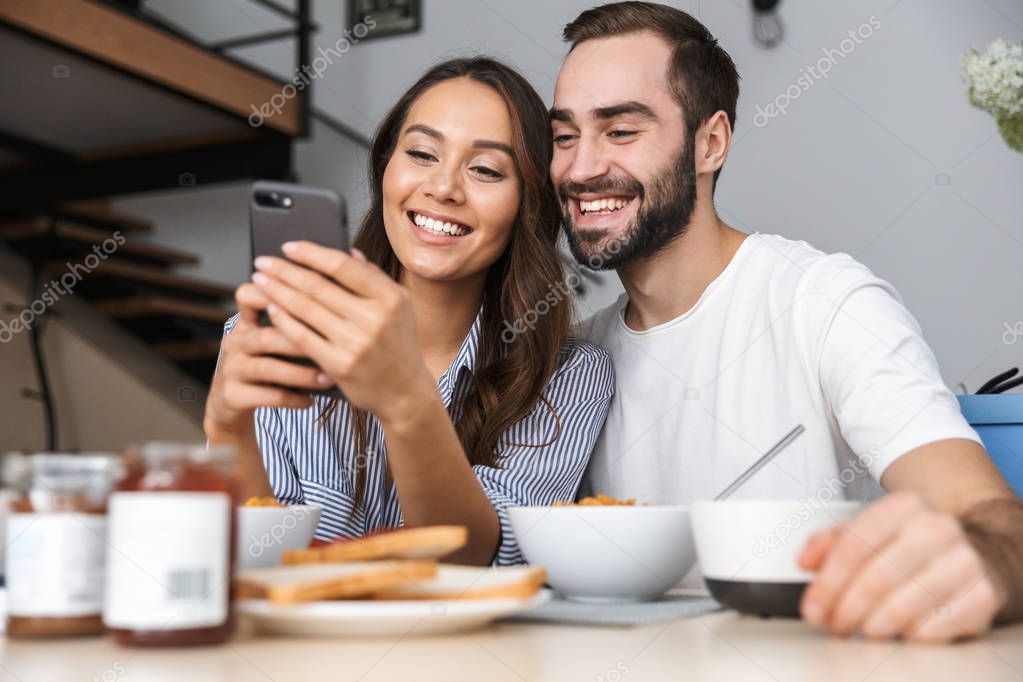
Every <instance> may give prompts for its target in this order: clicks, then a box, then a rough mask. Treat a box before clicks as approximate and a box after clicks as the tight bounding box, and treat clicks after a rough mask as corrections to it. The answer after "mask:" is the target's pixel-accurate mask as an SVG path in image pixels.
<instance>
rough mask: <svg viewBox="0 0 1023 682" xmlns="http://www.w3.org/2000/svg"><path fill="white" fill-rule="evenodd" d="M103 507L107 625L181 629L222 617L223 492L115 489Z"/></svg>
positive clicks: (225, 589)
mask: <svg viewBox="0 0 1023 682" xmlns="http://www.w3.org/2000/svg"><path fill="white" fill-rule="evenodd" d="M108 508H109V520H110V533H109V544H110V547H109V550H108V553H107V581H106V600H105V603H104V606H103V622H104V623H105V624H106V625H107V627H113V628H122V629H129V630H185V629H193V628H205V627H214V626H217V625H221V624H222V623H223V622H224V621H225V620H226V619H227V610H228V607H229V604H228V599H229V595H230V586H231V585H230V582H231V575H230V566H229V563H230V554H229V552H230V545H229V540H230V532H231V528H230V524H231V514H232V513H233V510H232V508H231V498H230V497H229V496H228V495H227V493H221V492H158V493H154V492H115V493H113V494H112V495H111V496H110V503H109V507H108Z"/></svg>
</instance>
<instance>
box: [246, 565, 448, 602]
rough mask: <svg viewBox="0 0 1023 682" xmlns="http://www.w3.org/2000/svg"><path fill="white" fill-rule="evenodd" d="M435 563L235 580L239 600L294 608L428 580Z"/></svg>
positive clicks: (259, 573) (267, 571)
mask: <svg viewBox="0 0 1023 682" xmlns="http://www.w3.org/2000/svg"><path fill="white" fill-rule="evenodd" d="M436 573H437V563H436V562H435V561H352V562H346V563H338V564H328V563H316V564H305V565H301V566H273V567H271V568H257V569H253V570H250V571H245V572H243V573H241V574H240V575H239V576H238V577H237V578H236V580H235V588H236V590H237V595H238V598H239V599H268V600H270V601H272V602H274V603H277V604H292V603H295V602H302V601H315V600H319V599H352V598H356V597H365V596H367V595H371V594H375V593H376V592H379V591H380V590H387V589H390V588H392V587H397V586H402V585H409V584H414V583H415V582H416V581H418V580H428V579H430V578H432V577H433V576H435V575H436Z"/></svg>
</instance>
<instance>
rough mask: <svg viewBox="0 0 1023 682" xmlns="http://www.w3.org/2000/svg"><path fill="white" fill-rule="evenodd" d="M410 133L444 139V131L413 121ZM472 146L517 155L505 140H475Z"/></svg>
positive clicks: (407, 132)
mask: <svg viewBox="0 0 1023 682" xmlns="http://www.w3.org/2000/svg"><path fill="white" fill-rule="evenodd" d="M409 133H422V134H423V135H428V136H430V137H432V138H433V139H435V140H437V141H438V142H443V141H444V133H442V132H441V131H439V130H437V129H436V128H431V127H430V126H428V125H424V124H422V123H413V124H412V125H410V126H409V127H408V128H406V129H405V134H406V135H408V134H409ZM472 146H473V147H474V148H476V149H495V150H497V151H499V152H504V153H505V154H507V155H508V156H511V157H513V158H514V157H515V152H514V151H512V148H511V147H510V146H508V145H506V144H505V143H504V142H498V141H497V140H473V142H472Z"/></svg>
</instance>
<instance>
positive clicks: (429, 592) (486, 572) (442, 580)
mask: <svg viewBox="0 0 1023 682" xmlns="http://www.w3.org/2000/svg"><path fill="white" fill-rule="evenodd" d="M546 580H547V572H546V571H545V570H544V569H543V567H541V566H510V567H508V568H480V567H474V566H454V565H451V564H441V565H440V566H438V568H437V574H436V575H435V576H433V577H432V578H427V579H425V580H406V581H404V582H402V583H399V584H397V585H392V586H390V587H385V588H382V589H380V590H376V591H374V592H373V595H372V598H373V599H429V600H431V601H445V600H456V599H525V598H528V597H532V596H533V595H534V594H536V593H537V591H539V589H540V588H541V587H542V586H543V584H544V582H545V581H546Z"/></svg>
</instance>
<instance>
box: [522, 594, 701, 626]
mask: <svg viewBox="0 0 1023 682" xmlns="http://www.w3.org/2000/svg"><path fill="white" fill-rule="evenodd" d="M719 608H721V607H720V605H719V604H718V603H717V602H716V601H714V600H713V599H711V598H710V597H704V596H692V595H672V594H669V595H665V596H664V598H663V599H659V600H657V601H648V602H628V603H619V604H590V603H586V602H577V601H569V600H568V599H565V598H563V597H560V596H558V595H557V594H555V595H554V598H553V599H551V600H550V601H549V602H547V603H546V604H541V605H540V606H537V607H535V608H532V609H530V610H528V611H522V612H521V613H516V614H514V615H512V616H509V617H508V618H506V619H505V620H510V621H532V622H536V621H544V622H554V623H582V624H586V625H648V624H650V623H660V622H664V621H670V620H675V619H676V618H689V617H692V616H699V615H702V614H704V613H710V612H711V611H716V610H718V609H719Z"/></svg>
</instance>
